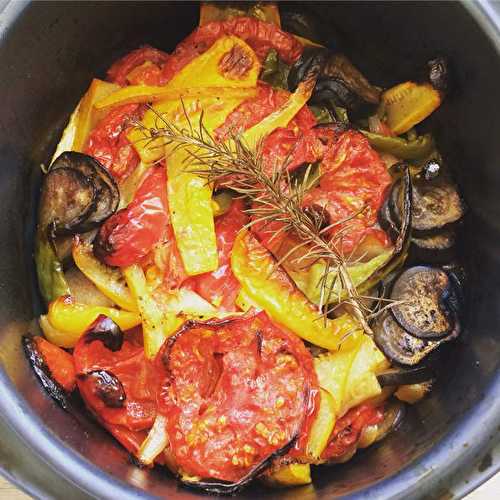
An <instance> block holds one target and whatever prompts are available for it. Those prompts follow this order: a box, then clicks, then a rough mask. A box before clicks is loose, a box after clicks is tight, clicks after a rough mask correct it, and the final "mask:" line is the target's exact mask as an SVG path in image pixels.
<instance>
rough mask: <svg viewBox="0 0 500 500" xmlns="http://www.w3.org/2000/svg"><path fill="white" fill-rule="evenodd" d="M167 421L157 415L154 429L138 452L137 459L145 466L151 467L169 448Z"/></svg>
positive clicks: (152, 428)
mask: <svg viewBox="0 0 500 500" xmlns="http://www.w3.org/2000/svg"><path fill="white" fill-rule="evenodd" d="M166 426H167V419H166V418H165V417H164V416H163V415H157V416H156V419H155V422H154V424H153V427H151V430H150V431H149V434H148V435H147V437H146V439H145V440H144V441H143V443H142V444H141V447H140V448H139V451H138V452H137V458H138V459H139V461H140V462H141V463H142V464H144V465H151V464H152V463H153V462H154V459H155V458H156V457H157V456H158V455H159V454H160V453H161V452H162V451H163V450H164V449H165V448H166V447H167V446H168V436H167V430H166Z"/></svg>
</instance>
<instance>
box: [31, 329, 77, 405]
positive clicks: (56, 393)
mask: <svg viewBox="0 0 500 500" xmlns="http://www.w3.org/2000/svg"><path fill="white" fill-rule="evenodd" d="M41 340H42V341H43V339H41ZM22 342H23V348H24V354H25V355H26V357H27V358H28V361H29V363H30V365H31V367H32V368H33V371H34V372H35V374H36V376H37V377H38V379H39V380H40V383H41V384H42V386H43V388H44V389H45V390H46V391H47V393H48V394H49V396H50V397H52V398H53V399H54V400H55V401H56V402H57V403H58V404H59V405H60V406H61V407H62V408H64V409H65V410H66V409H68V401H67V393H66V391H67V389H66V388H65V387H63V385H62V384H61V382H63V383H64V380H63V379H60V380H57V379H56V378H55V377H54V374H53V373H52V371H51V369H50V368H49V366H48V364H47V362H46V359H45V356H44V355H43V354H42V352H41V350H40V349H39V345H38V342H39V341H37V340H36V337H32V336H30V335H25V336H24V337H23V338H22ZM54 347H55V346H54ZM62 353H64V355H66V356H68V357H70V358H71V356H70V355H69V354H68V353H66V352H64V351H62ZM63 362H64V364H66V360H63ZM69 363H70V365H69V364H68V366H70V367H71V368H73V363H72V361H71V359H70V361H69ZM58 364H59V361H57V363H56V364H55V365H54V366H55V367H56V368H57V369H58V370H61V369H63V367H62V366H59V367H58V366H57V365H58ZM71 368H70V371H71ZM74 375H75V371H74V368H73V371H72V376H73V379H74ZM73 382H74V380H73ZM73 387H74V384H73ZM68 389H69V387H68Z"/></svg>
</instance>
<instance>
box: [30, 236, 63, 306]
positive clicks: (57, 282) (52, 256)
mask: <svg viewBox="0 0 500 500" xmlns="http://www.w3.org/2000/svg"><path fill="white" fill-rule="evenodd" d="M35 263H36V272H37V275H38V283H39V286H40V292H41V294H42V297H43V298H44V300H45V302H46V303H49V302H51V301H52V300H55V299H57V297H60V296H61V295H69V294H70V289H69V286H68V283H67V282H66V278H65V277H64V272H63V268H62V264H61V263H60V262H59V260H58V258H57V255H56V252H55V250H54V248H53V246H52V245H51V243H50V241H49V240H48V238H47V236H44V235H43V232H42V231H41V230H40V229H38V231H37V234H36V241H35Z"/></svg>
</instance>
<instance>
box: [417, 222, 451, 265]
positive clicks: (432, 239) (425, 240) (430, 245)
mask: <svg viewBox="0 0 500 500" xmlns="http://www.w3.org/2000/svg"><path fill="white" fill-rule="evenodd" d="M455 241H456V233H455V231H453V229H444V230H443V231H440V232H439V233H437V234H434V235H430V236H422V237H420V238H418V237H413V238H412V239H411V247H410V255H409V258H410V259H411V260H412V261H414V262H426V263H432V264H443V263H445V262H449V261H450V260H451V259H452V258H453V257H454V255H455Z"/></svg>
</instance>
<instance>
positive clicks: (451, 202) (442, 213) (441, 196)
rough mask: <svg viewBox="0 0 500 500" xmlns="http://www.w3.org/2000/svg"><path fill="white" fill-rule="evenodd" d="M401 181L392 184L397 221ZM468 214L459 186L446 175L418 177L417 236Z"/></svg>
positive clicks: (414, 221)
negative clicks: (432, 177)
mask: <svg viewBox="0 0 500 500" xmlns="http://www.w3.org/2000/svg"><path fill="white" fill-rule="evenodd" d="M400 192H401V183H400V182H397V183H396V184H394V187H393V188H392V191H391V195H390V201H389V206H390V209H391V215H392V217H393V219H394V221H395V222H396V223H399V221H400V220H401V215H400V211H399V208H398V207H399V203H398V200H399V197H400V196H401V195H400ZM464 214H465V205H464V203H463V202H462V199H461V198H460V195H459V194H458V191H457V189H456V187H455V186H454V185H453V183H452V182H450V181H449V180H448V179H446V178H445V177H444V176H439V177H437V178H435V179H432V180H430V181H427V180H425V179H417V180H415V182H414V183H413V196H412V231H413V233H414V235H415V236H428V235H430V234H435V233H436V232H437V231H441V230H442V229H445V228H449V227H450V226H452V225H453V224H455V223H457V222H458V221H459V220H460V219H461V218H462V217H463V216H464Z"/></svg>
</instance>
